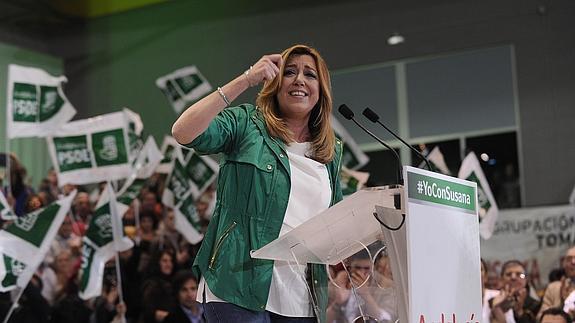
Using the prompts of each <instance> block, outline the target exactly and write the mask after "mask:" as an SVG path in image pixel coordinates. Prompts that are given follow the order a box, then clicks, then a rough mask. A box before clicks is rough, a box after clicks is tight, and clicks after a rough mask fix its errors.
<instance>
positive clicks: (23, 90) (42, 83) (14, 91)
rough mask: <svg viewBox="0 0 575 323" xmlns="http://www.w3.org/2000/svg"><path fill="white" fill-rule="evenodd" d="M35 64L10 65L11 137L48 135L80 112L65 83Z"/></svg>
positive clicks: (8, 113) (9, 118)
mask: <svg viewBox="0 0 575 323" xmlns="http://www.w3.org/2000/svg"><path fill="white" fill-rule="evenodd" d="M66 81H67V79H66V77H65V76H59V77H55V76H52V75H50V74H48V73H46V72H45V71H43V70H41V69H39V68H35V67H24V66H19V65H13V64H10V65H9V66H8V92H7V103H6V107H7V120H8V122H7V124H8V127H7V133H8V137H9V138H19V137H44V136H47V135H49V134H51V133H53V132H54V131H55V130H57V129H58V128H60V126H61V125H63V124H64V123H66V122H68V121H69V120H70V119H72V117H73V116H74V115H75V114H76V110H75V109H74V107H73V106H72V105H71V104H70V102H69V101H68V99H67V98H66V96H65V95H64V91H62V83H63V82H66Z"/></svg>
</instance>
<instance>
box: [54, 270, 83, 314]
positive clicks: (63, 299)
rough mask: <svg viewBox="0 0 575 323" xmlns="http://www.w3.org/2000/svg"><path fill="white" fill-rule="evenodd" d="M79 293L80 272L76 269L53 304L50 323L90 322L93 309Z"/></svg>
mask: <svg viewBox="0 0 575 323" xmlns="http://www.w3.org/2000/svg"><path fill="white" fill-rule="evenodd" d="M78 293H79V288H78V272H77V271H74V273H73V275H72V276H71V277H70V278H69V279H68V281H67V282H66V283H65V285H64V288H63V289H62V292H61V293H59V294H58V297H57V298H56V301H55V302H54V304H53V305H52V315H51V317H50V323H69V322H89V320H90V315H91V314H92V309H91V308H90V307H89V306H88V304H87V303H86V302H85V301H84V300H82V299H81V298H80V296H79V294H78Z"/></svg>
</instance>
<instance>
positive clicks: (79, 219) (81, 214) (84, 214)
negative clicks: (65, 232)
mask: <svg viewBox="0 0 575 323" xmlns="http://www.w3.org/2000/svg"><path fill="white" fill-rule="evenodd" d="M72 214H73V215H74V220H75V224H74V225H73V227H72V229H73V230H74V233H75V234H76V235H78V236H84V234H85V233H86V229H87V228H88V225H89V224H90V219H91V218H92V215H93V214H94V208H93V207H92V203H91V202H90V195H89V194H88V193H86V192H78V193H77V194H76V197H75V198H74V203H73V204H72ZM76 230H77V231H76Z"/></svg>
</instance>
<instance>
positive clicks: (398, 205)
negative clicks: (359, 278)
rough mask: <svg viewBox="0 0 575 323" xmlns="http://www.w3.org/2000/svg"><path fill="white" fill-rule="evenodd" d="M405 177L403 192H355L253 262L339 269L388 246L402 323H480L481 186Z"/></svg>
mask: <svg viewBox="0 0 575 323" xmlns="http://www.w3.org/2000/svg"><path fill="white" fill-rule="evenodd" d="M403 174H404V178H405V186H404V187H401V186H397V187H377V188H369V189H364V190H361V191H358V192H356V193H355V194H353V195H351V196H349V197H347V198H346V199H344V200H343V201H341V202H340V203H338V204H336V205H334V206H333V207H331V208H329V209H328V210H326V211H324V212H322V213H320V214H318V215H317V216H315V217H314V218H312V219H310V220H309V221H307V222H306V223H304V224H302V225H300V226H299V227H297V228H295V229H293V230H292V231H290V232H288V233H287V234H285V235H283V236H281V237H279V238H278V239H276V240H274V241H272V242H271V243H269V244H267V245H266V246H264V247H263V248H261V249H258V250H255V251H252V257H253V258H261V259H271V260H284V261H297V262H299V263H320V264H326V265H336V264H339V263H340V262H342V261H343V260H344V259H346V258H348V257H350V256H352V255H354V254H355V253H357V252H358V251H360V250H362V249H364V248H365V247H366V246H369V245H371V244H372V243H374V242H376V241H378V240H383V241H384V243H385V245H386V247H387V253H388V255H389V257H390V263H391V268H392V272H393V281H394V284H395V289H396V293H395V295H396V297H397V300H396V303H397V313H398V316H399V321H400V322H410V323H411V322H416V323H425V322H428V323H431V322H441V323H456V322H469V323H475V322H481V321H482V318H481V303H482V300H481V277H480V276H481V272H480V271H481V270H480V253H479V220H478V219H479V218H478V213H477V185H476V184H475V183H473V182H469V181H465V180H461V179H458V178H453V177H449V176H445V175H441V174H437V173H434V172H429V171H425V170H422V169H418V168H413V167H404V170H403ZM376 216H377V218H378V219H379V221H378V219H376ZM403 217H405V219H404V218H403ZM403 220H405V221H403ZM380 222H382V223H384V224H385V226H384V225H381V224H380ZM403 222H404V223H403ZM398 226H400V228H399V229H398V230H391V229H395V228H396V227H398ZM372 274H373V273H372ZM372 276H373V275H372ZM352 286H353V284H352ZM354 295H355V296H357V293H356V291H355V290H354ZM360 303H361V302H360Z"/></svg>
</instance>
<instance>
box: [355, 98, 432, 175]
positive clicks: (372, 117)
mask: <svg viewBox="0 0 575 323" xmlns="http://www.w3.org/2000/svg"><path fill="white" fill-rule="evenodd" d="M352 113H353V112H352ZM363 115H364V116H365V117H366V118H368V119H369V121H371V122H373V123H379V124H380V125H381V126H382V127H383V128H384V129H385V130H387V132H389V133H390V134H392V135H393V136H394V137H395V138H397V139H398V140H399V141H401V142H402V143H403V144H404V145H406V146H407V147H409V149H411V151H413V152H414V153H415V154H416V155H417V156H419V158H421V159H423V161H425V165H427V169H429V170H430V171H432V172H433V169H432V168H431V164H429V160H427V158H425V156H423V155H422V154H421V153H420V152H419V151H418V150H417V149H415V148H413V147H412V146H411V145H410V144H408V143H407V142H405V140H403V139H401V137H399V136H398V135H397V134H395V132H393V131H391V129H389V128H388V127H386V126H385V125H384V124H383V123H381V121H379V116H378V115H377V113H375V112H373V110H371V109H370V108H365V110H363Z"/></svg>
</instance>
